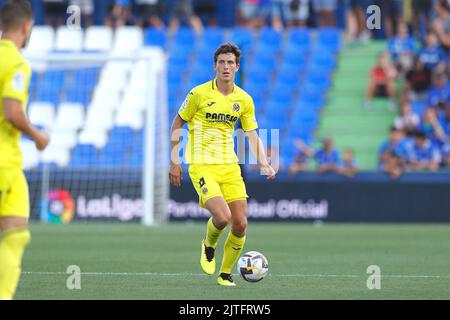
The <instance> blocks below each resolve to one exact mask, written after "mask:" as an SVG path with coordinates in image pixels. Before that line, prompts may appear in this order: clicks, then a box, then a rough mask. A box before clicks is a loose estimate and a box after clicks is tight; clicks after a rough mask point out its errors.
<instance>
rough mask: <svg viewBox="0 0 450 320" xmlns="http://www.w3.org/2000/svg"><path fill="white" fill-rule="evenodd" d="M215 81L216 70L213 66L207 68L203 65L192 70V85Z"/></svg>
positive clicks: (190, 79)
mask: <svg viewBox="0 0 450 320" xmlns="http://www.w3.org/2000/svg"><path fill="white" fill-rule="evenodd" d="M212 79H214V70H213V69H212V67H211V66H209V67H205V66H202V65H196V66H195V67H194V68H192V70H191V72H190V75H189V81H190V82H192V83H197V85H199V84H202V83H204V82H207V81H210V80H212Z"/></svg>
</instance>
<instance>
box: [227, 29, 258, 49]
mask: <svg viewBox="0 0 450 320" xmlns="http://www.w3.org/2000/svg"><path fill="white" fill-rule="evenodd" d="M230 42H232V43H234V44H236V45H237V46H239V48H241V50H243V51H244V52H245V51H247V50H248V49H249V48H251V47H252V46H253V43H254V39H253V30H252V29H249V28H241V27H238V28H233V30H232V31H231V37H230Z"/></svg>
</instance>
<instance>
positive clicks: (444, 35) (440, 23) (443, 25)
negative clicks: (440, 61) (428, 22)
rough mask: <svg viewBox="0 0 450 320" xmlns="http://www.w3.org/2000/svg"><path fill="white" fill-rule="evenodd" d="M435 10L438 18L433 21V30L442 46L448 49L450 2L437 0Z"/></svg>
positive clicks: (449, 41)
mask: <svg viewBox="0 0 450 320" xmlns="http://www.w3.org/2000/svg"><path fill="white" fill-rule="evenodd" d="M434 10H435V12H436V18H435V19H434V20H433V23H432V28H433V31H434V33H436V36H437V37H438V39H439V42H440V43H441V45H442V47H443V48H444V49H445V50H446V51H448V50H449V49H450V4H449V3H448V1H447V0H436V1H435V4H434Z"/></svg>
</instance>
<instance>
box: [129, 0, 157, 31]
mask: <svg viewBox="0 0 450 320" xmlns="http://www.w3.org/2000/svg"><path fill="white" fill-rule="evenodd" d="M161 9H162V8H161V3H160V1H159V0H135V1H134V10H133V11H134V12H135V16H136V24H137V25H138V26H139V27H141V28H145V27H153V28H158V29H162V28H164V22H162V20H161V19H160V18H159V17H160V16H161V15H162V10H161Z"/></svg>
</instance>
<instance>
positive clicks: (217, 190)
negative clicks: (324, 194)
mask: <svg viewBox="0 0 450 320" xmlns="http://www.w3.org/2000/svg"><path fill="white" fill-rule="evenodd" d="M240 56H241V52H240V50H239V48H237V47H236V46H235V45H232V44H224V45H222V46H220V47H219V48H218V49H217V50H216V52H215V54H214V69H215V71H216V78H215V79H214V80H212V81H209V82H206V83H204V84H201V85H199V86H197V87H195V88H193V89H192V90H191V92H189V94H188V95H187V98H186V100H185V101H184V103H183V105H182V106H181V108H180V110H179V112H178V115H177V116H176V117H175V119H174V120H173V124H172V128H171V164H170V172H169V178H170V181H171V183H172V184H173V185H174V186H177V187H179V186H180V185H181V166H180V159H179V152H178V151H179V142H180V134H181V128H182V127H183V125H184V124H185V123H186V122H187V123H188V129H189V139H188V145H187V149H186V152H185V154H186V162H187V163H189V175H190V178H191V180H192V184H193V185H194V188H195V190H196V191H197V193H198V195H199V202H200V206H202V207H204V208H206V209H208V210H209V212H210V213H211V218H210V219H209V221H208V224H207V230H206V237H205V239H204V240H203V241H202V251H201V258H200V264H201V267H202V269H203V271H204V272H205V273H207V274H213V273H214V272H215V269H216V263H215V248H216V245H217V241H218V239H219V237H220V235H221V234H222V232H223V231H224V229H225V227H226V226H227V225H228V223H229V222H231V231H230V233H229V234H228V237H227V239H226V241H225V247H224V254H223V261H222V265H221V267H220V270H219V277H218V278H217V281H218V283H219V284H220V285H224V286H234V285H235V283H234V281H233V278H232V277H231V270H232V268H233V266H234V265H235V263H236V261H237V259H238V258H239V256H240V254H241V252H242V249H243V247H244V243H245V234H246V229H247V197H248V196H247V192H246V189H245V184H244V181H243V179H242V175H241V170H240V167H239V165H238V158H237V156H236V154H235V152H234V141H233V133H234V129H235V125H236V122H237V120H238V119H241V123H242V128H243V129H244V131H245V132H246V135H247V137H248V141H249V145H250V150H251V151H252V153H253V154H254V155H255V158H256V159H257V160H258V163H259V165H260V167H261V170H262V172H263V173H264V174H266V175H267V177H268V179H273V178H275V170H274V169H273V168H272V167H271V166H270V164H269V163H268V161H267V158H266V155H265V153H264V146H263V144H262V142H261V139H260V138H259V137H258V134H257V131H256V129H258V124H257V122H256V119H255V107H254V105H253V99H252V98H251V97H250V96H249V95H248V94H247V93H246V92H245V91H244V90H242V89H241V88H239V87H238V86H236V85H235V84H234V79H235V73H236V72H237V71H238V69H239V60H240Z"/></svg>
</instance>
